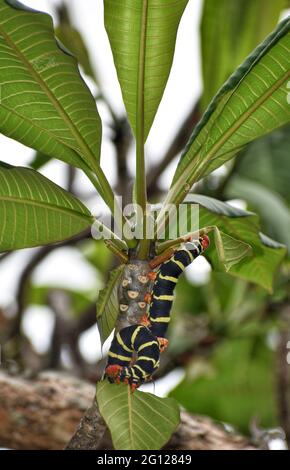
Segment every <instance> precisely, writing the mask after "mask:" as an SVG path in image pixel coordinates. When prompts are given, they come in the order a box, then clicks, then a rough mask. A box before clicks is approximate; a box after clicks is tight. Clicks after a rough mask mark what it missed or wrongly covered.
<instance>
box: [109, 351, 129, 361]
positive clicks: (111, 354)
mask: <svg viewBox="0 0 290 470" xmlns="http://www.w3.org/2000/svg"><path fill="white" fill-rule="evenodd" d="M109 356H110V357H115V358H116V359H119V360H120V361H128V362H131V357H126V356H121V355H120V354H115V353H113V352H112V351H109Z"/></svg>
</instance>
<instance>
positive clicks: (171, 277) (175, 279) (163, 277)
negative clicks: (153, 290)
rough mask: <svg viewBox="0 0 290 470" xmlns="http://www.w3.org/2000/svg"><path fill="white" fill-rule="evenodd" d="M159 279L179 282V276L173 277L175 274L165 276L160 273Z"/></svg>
mask: <svg viewBox="0 0 290 470" xmlns="http://www.w3.org/2000/svg"><path fill="white" fill-rule="evenodd" d="M159 279H163V280H164V281H171V282H175V283H176V282H177V281H178V278H177V277H173V276H163V275H162V274H161V273H160V274H159Z"/></svg>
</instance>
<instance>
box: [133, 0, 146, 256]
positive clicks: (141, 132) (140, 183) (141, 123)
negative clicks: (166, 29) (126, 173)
mask: <svg viewBox="0 0 290 470" xmlns="http://www.w3.org/2000/svg"><path fill="white" fill-rule="evenodd" d="M147 10H148V0H144V1H143V5H142V17H141V38H140V49H139V70H138V93H137V110H136V111H137V116H136V202H137V204H138V205H139V206H140V208H141V209H142V212H143V239H142V240H141V241H140V249H139V257H140V259H145V258H146V257H147V256H148V251H149V240H147V239H146V212H147V186H146V171H145V151H144V144H145V116H144V111H145V109H144V85H145V54H146V52H145V51H146V28H147Z"/></svg>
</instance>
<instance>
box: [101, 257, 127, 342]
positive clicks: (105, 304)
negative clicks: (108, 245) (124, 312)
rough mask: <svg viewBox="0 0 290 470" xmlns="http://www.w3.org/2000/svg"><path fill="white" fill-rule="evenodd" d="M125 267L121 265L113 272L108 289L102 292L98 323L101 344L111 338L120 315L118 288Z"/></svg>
mask: <svg viewBox="0 0 290 470" xmlns="http://www.w3.org/2000/svg"><path fill="white" fill-rule="evenodd" d="M123 270H124V266H123V265H121V266H119V267H118V268H117V269H115V270H114V271H111V273H110V278H109V280H108V282H107V284H106V287H105V288H104V289H103V290H101V292H100V294H99V297H98V301H97V323H98V327H99V332H100V337H101V342H102V343H104V342H105V341H106V339H107V338H108V337H109V336H110V334H111V333H112V331H113V329H114V328H115V323H116V320H117V317H118V313H119V297H118V288H119V283H120V279H121V277H122V274H123Z"/></svg>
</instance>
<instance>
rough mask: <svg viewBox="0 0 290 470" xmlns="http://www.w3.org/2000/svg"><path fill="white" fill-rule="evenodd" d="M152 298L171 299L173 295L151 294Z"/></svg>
mask: <svg viewBox="0 0 290 470" xmlns="http://www.w3.org/2000/svg"><path fill="white" fill-rule="evenodd" d="M153 299H156V300H169V301H173V300H174V295H153Z"/></svg>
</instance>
